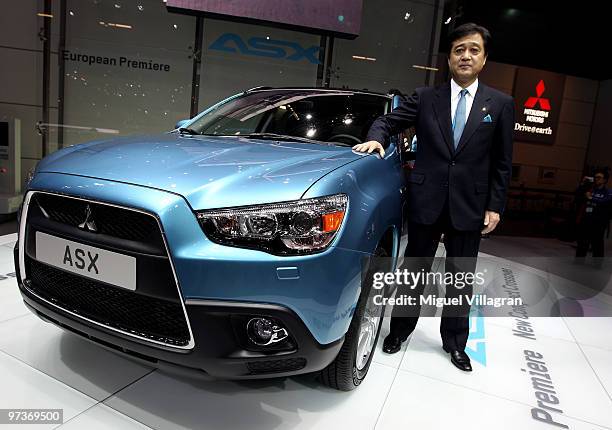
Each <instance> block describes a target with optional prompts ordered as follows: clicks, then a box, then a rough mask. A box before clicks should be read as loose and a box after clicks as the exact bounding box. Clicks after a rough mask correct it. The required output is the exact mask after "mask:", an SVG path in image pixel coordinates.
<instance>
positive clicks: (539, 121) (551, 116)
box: [514, 68, 565, 144]
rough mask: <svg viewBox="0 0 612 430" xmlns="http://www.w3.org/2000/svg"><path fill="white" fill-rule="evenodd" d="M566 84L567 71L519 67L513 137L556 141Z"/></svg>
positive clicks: (548, 141)
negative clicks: (565, 74) (565, 72)
mask: <svg viewBox="0 0 612 430" xmlns="http://www.w3.org/2000/svg"><path fill="white" fill-rule="evenodd" d="M564 86H565V76H564V75H559V74H556V73H551V72H544V71H541V70H533V69H527V68H519V69H518V71H517V77H516V84H515V86H514V103H515V115H516V122H515V123H514V137H515V139H516V140H517V141H522V142H537V143H547V144H553V143H554V142H555V138H556V134H557V133H556V132H557V123H558V122H559V113H560V112H561V102H562V100H563V89H564Z"/></svg>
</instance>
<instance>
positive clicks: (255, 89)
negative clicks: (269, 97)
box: [243, 85, 272, 94]
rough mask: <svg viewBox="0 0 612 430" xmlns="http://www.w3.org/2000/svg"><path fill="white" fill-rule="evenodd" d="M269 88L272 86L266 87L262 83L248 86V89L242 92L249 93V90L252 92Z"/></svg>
mask: <svg viewBox="0 0 612 430" xmlns="http://www.w3.org/2000/svg"><path fill="white" fill-rule="evenodd" d="M269 89H272V87H267V86H265V85H262V86H259V87H253V88H249V89H248V90H245V91H244V93H243V94H246V93H250V92H253V91H259V90H269Z"/></svg>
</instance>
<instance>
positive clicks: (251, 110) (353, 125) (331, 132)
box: [189, 90, 390, 146]
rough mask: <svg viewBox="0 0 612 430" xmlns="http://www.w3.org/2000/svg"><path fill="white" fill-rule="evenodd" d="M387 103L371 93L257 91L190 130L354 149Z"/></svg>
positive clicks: (204, 118)
mask: <svg viewBox="0 0 612 430" xmlns="http://www.w3.org/2000/svg"><path fill="white" fill-rule="evenodd" d="M389 103H390V99H389V98H387V97H384V96H377V95H373V94H360V93H350V92H336V91H316V90H315V91H313V90H310V91H306V90H302V91H300V90H273V91H258V92H253V93H248V94H245V95H244V96H240V97H238V98H235V99H232V100H230V101H228V102H227V103H224V104H222V105H220V106H218V107H217V108H215V109H213V110H212V111H210V112H208V113H207V114H206V115H204V116H202V117H201V118H199V119H198V120H197V121H195V122H194V123H192V124H190V125H189V128H190V129H191V130H193V131H195V132H197V133H200V134H205V135H226V136H227V135H232V136H244V135H252V134H253V133H271V134H272V133H273V134H278V135H286V136H295V137H299V138H302V139H304V138H307V139H312V140H316V141H323V142H331V143H334V144H339V145H347V146H348V145H350V146H352V145H355V144H357V143H361V142H363V141H364V140H365V137H366V134H367V132H368V129H369V128H370V125H372V122H374V120H375V119H376V118H377V117H378V116H380V115H383V114H384V113H385V108H386V107H387V105H388V104H389ZM253 137H256V136H253Z"/></svg>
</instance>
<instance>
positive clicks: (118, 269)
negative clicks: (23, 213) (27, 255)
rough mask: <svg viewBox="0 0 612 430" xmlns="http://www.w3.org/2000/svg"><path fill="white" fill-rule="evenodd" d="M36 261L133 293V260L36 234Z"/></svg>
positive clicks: (46, 235) (134, 288) (65, 240)
mask: <svg viewBox="0 0 612 430" xmlns="http://www.w3.org/2000/svg"><path fill="white" fill-rule="evenodd" d="M36 260H38V261H40V262H41V263H45V264H49V265H51V266H53V267H57V268H59V269H62V270H66V271H68V272H71V273H75V274H77V275H80V276H84V277H87V278H90V279H95V280H97V281H101V282H105V283H107V284H111V285H113V286H116V287H120V288H125V289H127V290H130V291H135V290H136V258H134V257H132V256H129V255H125V254H120V253H118V252H113V251H108V250H106V249H101V248H97V247H94V246H90V245H85V244H82V243H78V242H74V241H72V240H68V239H63V238H60V237H57V236H52V235H50V234H47V233H43V232H41V231H37V232H36Z"/></svg>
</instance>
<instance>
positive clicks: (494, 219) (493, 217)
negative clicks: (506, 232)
mask: <svg viewBox="0 0 612 430" xmlns="http://www.w3.org/2000/svg"><path fill="white" fill-rule="evenodd" d="M498 223H499V214H498V213H497V212H493V211H485V217H484V225H485V228H484V229H483V230H482V232H481V233H482V234H487V233H491V232H492V231H493V230H495V227H497V224H498Z"/></svg>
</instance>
